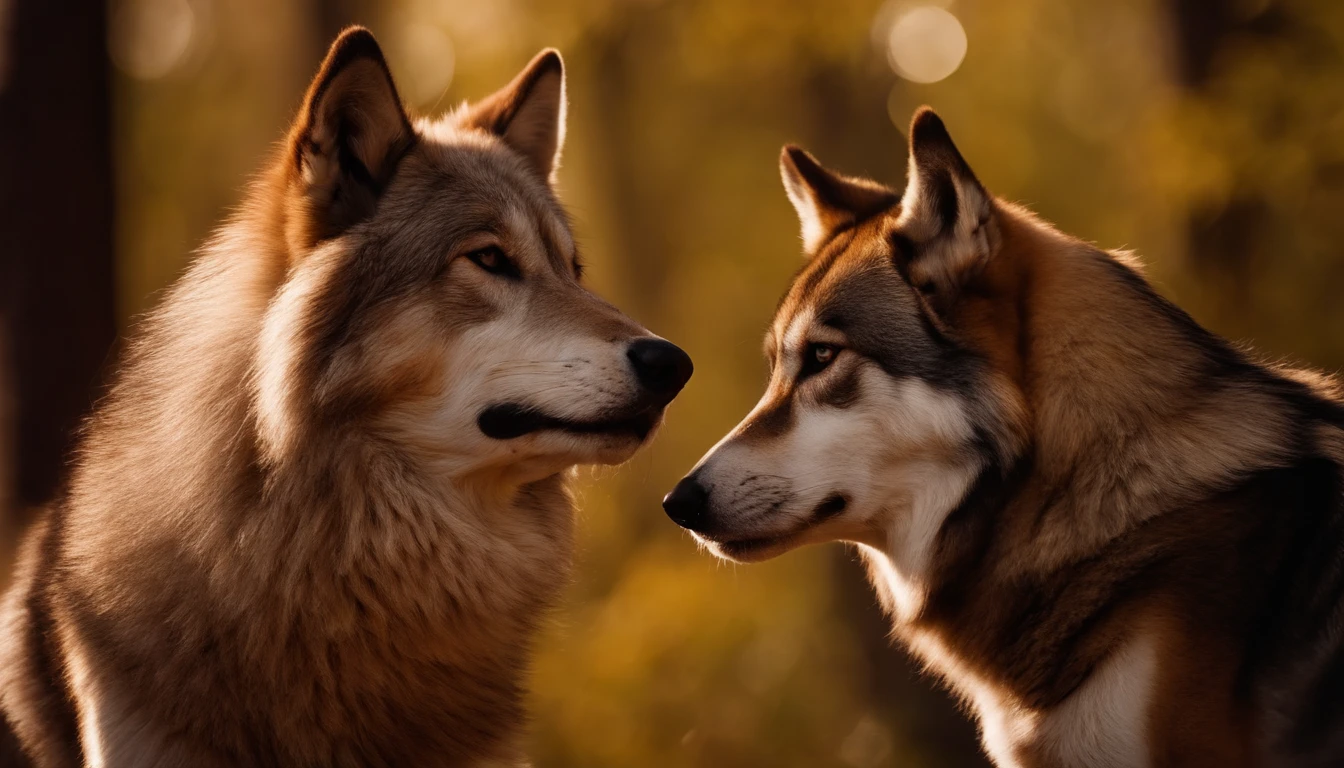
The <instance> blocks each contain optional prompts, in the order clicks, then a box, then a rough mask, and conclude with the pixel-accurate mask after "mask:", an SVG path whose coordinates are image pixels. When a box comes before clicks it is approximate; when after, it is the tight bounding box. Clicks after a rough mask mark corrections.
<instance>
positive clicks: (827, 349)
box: [798, 344, 840, 378]
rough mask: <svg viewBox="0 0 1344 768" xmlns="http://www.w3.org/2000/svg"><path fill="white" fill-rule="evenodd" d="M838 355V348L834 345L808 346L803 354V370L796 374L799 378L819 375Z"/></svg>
mask: <svg viewBox="0 0 1344 768" xmlns="http://www.w3.org/2000/svg"><path fill="white" fill-rule="evenodd" d="M839 354H840V347H838V346H836V345H834V344H808V345H807V351H806V352H805V353H803V369H802V370H801V371H799V373H798V376H799V378H803V377H806V376H811V375H812V374H814V373H821V372H822V371H824V370H826V367H827V366H829V365H830V364H831V363H833V362H835V358H836V355H839Z"/></svg>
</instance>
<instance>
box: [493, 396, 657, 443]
mask: <svg viewBox="0 0 1344 768" xmlns="http://www.w3.org/2000/svg"><path fill="white" fill-rule="evenodd" d="M658 414H659V412H658V411H657V410H647V411H643V412H641V413H638V414H635V415H634V416H627V417H625V418H620V419H601V420H597V421H577V420H572V419H562V418H559V417H556V416H551V415H548V414H545V413H542V412H541V411H539V410H537V409H535V408H528V407H526V406H522V405H518V404H516V403H504V404H502V405H492V406H490V407H489V408H486V409H485V410H484V411H482V412H481V415H480V416H478V417H476V425H477V426H478V427H479V428H480V430H481V432H483V433H485V436H486V437H490V438H494V439H496V440H512V439H513V438H517V437H522V436H524V435H529V434H532V433H533V432H542V431H560V432H571V433H574V434H580V435H601V434H619V433H627V434H631V435H634V436H635V437H638V438H639V439H640V440H643V439H644V438H646V437H648V436H649V433H650V432H652V431H653V427H654V424H655V423H657V421H658Z"/></svg>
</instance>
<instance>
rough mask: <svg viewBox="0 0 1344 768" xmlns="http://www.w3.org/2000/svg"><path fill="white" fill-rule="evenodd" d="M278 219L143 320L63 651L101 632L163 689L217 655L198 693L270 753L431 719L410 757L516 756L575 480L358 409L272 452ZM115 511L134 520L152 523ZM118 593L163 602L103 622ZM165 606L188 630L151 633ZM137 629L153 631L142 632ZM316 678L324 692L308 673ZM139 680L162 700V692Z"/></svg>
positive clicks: (354, 749) (247, 222) (97, 451)
mask: <svg viewBox="0 0 1344 768" xmlns="http://www.w3.org/2000/svg"><path fill="white" fill-rule="evenodd" d="M266 189H267V188H266V186H265V185H263V187H262V192H263V193H264V192H265V191H266ZM274 211H275V208H274V207H273V206H272V207H258V208H256V209H254V210H253V211H252V212H248V213H244V214H243V218H242V219H241V220H240V221H239V222H237V223H235V224H232V225H230V226H228V227H226V228H225V229H224V230H223V231H222V232H221V234H220V235H219V236H218V237H217V238H216V239H215V240H214V241H213V243H212V244H211V245H209V246H208V247H207V248H206V249H205V251H204V252H203V254H202V255H201V256H200V257H199V258H198V260H197V261H196V262H195V263H194V264H193V265H192V267H191V268H190V269H189V271H188V273H187V274H186V276H184V278H183V279H182V280H181V281H180V282H179V283H178V284H177V285H176V286H175V287H174V288H173V289H172V290H171V291H170V293H169V294H168V296H167V298H166V299H165V301H164V302H163V304H162V306H161V307H160V308H159V309H158V310H156V311H155V312H154V313H153V314H152V315H151V316H150V317H149V318H148V319H147V320H146V321H145V322H144V323H143V326H142V328H141V330H140V334H139V340H138V341H137V342H136V343H135V344H134V346H133V348H132V350H131V354H130V358H129V361H128V363H127V365H126V366H125V367H124V368H123V373H122V376H121V378H120V381H119V383H118V384H117V385H116V387H115V389H114V391H113V393H112V394H111V395H110V396H109V398H108V399H107V401H106V402H105V403H104V404H103V405H102V407H101V408H100V410H99V413H98V415H97V416H96V417H95V418H94V419H93V420H92V422H91V423H90V425H89V427H88V431H87V434H86V437H85V441H84V445H83V448H82V451H81V454H80V457H79V463H78V466H77V468H76V470H75V473H74V476H73V480H72V484H71V491H70V497H69V503H68V509H67V512H66V517H65V520H66V522H65V526H64V527H65V531H66V533H65V535H64V546H63V558H64V560H65V563H66V567H68V568H72V569H79V570H80V572H82V573H85V574H90V576H89V577H88V578H83V579H81V580H80V581H79V582H78V588H79V589H80V590H82V591H83V593H82V594H78V595H72V597H73V598H74V600H73V604H75V605H76V606H80V607H77V608H75V609H73V610H74V612H76V613H79V612H83V613H85V614H86V615H85V616H84V618H83V620H82V621H81V623H82V624H83V625H84V627H85V630H84V634H85V637H84V638H82V639H81V638H68V639H67V642H76V643H78V642H89V636H92V635H95V634H100V635H101V638H100V640H99V641H98V642H99V643H100V644H101V645H102V646H104V648H105V649H106V651H107V652H108V653H111V654H113V655H117V654H118V653H121V654H124V655H125V661H126V663H128V664H144V663H147V662H149V661H150V659H148V658H143V657H144V656H145V654H148V655H150V656H151V657H152V663H153V664H155V665H160V666H161V667H162V668H163V669H164V670H165V674H164V675H163V677H162V679H163V680H165V681H180V680H183V679H197V678H199V676H200V675H201V674H203V669H201V670H198V669H197V667H198V666H199V660H200V658H201V654H202V653H208V654H210V655H211V657H212V658H216V659H218V662H219V663H218V664H214V665H210V669H213V670H215V671H217V672H218V673H219V677H218V678H217V679H212V680H209V681H202V684H203V686H205V689H204V690H208V691H209V695H210V696H221V695H222V696H229V697H236V698H238V699H239V700H241V701H245V702H248V704H246V705H242V706H240V707H238V708H235V709H233V710H231V711H241V712H242V713H243V714H244V716H245V717H253V718H255V719H256V722H266V723H271V724H272V725H273V728H272V731H271V732H272V733H273V734H275V736H274V738H275V741H274V744H272V745H271V746H270V747H269V748H270V749H272V750H277V749H282V748H283V749H295V750H300V752H296V753H295V754H292V755H290V756H289V759H290V760H292V761H293V762H296V763H299V762H303V763H323V762H340V761H341V760H343V759H345V758H347V757H350V756H351V755H354V756H355V757H354V758H353V759H355V760H356V761H358V760H359V759H361V758H359V757H358V755H360V754H365V755H366V756H367V755H374V754H378V755H381V756H383V757H386V756H387V755H389V754H391V755H394V756H395V755H396V754H398V753H397V752H396V749H397V748H398V747H397V745H392V746H391V747H389V746H388V745H382V746H381V747H374V748H373V750H372V751H369V752H367V753H364V752H361V751H360V750H361V749H363V747H360V746H359V743H360V741H361V740H362V739H375V740H376V739H377V738H378V737H377V736H376V734H378V733H383V734H395V733H408V732H410V733H415V732H417V730H416V729H422V730H423V733H424V734H426V736H425V738H424V739H421V740H419V741H417V742H415V746H416V748H420V747H433V748H434V749H436V750H437V755H438V756H439V757H446V756H450V755H453V754H457V755H461V756H467V755H476V756H482V755H485V756H494V757H507V756H508V755H509V754H511V753H510V752H509V751H508V750H510V749H512V748H513V747H512V746H511V745H509V744H508V743H507V742H509V741H511V740H512V739H513V738H514V736H515V732H516V729H517V728H518V727H519V726H520V725H521V723H522V720H523V712H522V706H521V704H522V702H521V699H522V685H523V678H524V676H525V674H526V668H525V665H526V659H527V651H528V646H529V643H530V641H531V637H532V635H533V633H534V630H535V629H536V628H537V625H538V623H539V621H540V620H541V613H542V611H543V609H544V608H545V607H546V606H547V605H548V604H549V603H551V602H553V601H554V600H555V599H556V598H557V597H558V589H559V586H560V585H562V584H563V583H564V581H565V575H566V574H567V571H568V567H569V557H570V549H571V548H570V542H571V536H572V534H571V527H572V506H571V500H570V498H569V495H568V493H567V490H566V487H565V476H564V475H554V476H551V477H549V478H546V479H544V480H541V481H539V482H535V483H531V484H528V485H523V486H517V485H514V486H512V487H511V488H508V489H504V490H501V489H500V487H499V486H498V484H491V483H476V482H473V481H472V480H471V479H470V478H466V479H464V478H456V479H454V478H448V477H443V476H439V475H436V474H435V473H434V472H432V471H429V470H428V469H427V467H426V466H425V464H424V463H422V462H420V461H419V459H418V457H417V456H415V455H413V453H412V452H411V451H408V450H406V449H404V447H403V446H400V445H399V444H398V443H397V441H396V440H395V439H391V438H390V437H389V436H387V435H383V434H378V433H377V432H375V431H373V430H372V429H370V428H369V427H367V426H363V425H361V424H359V423H352V422H346V423H336V422H332V423H330V424H326V425H324V426H322V427H320V428H314V429H309V430H307V431H305V432H304V435H303V436H304V439H303V440H302V441H300V442H294V443H290V444H287V445H286V446H285V447H284V450H283V451H282V452H280V453H277V452H275V451H273V450H270V447H268V445H267V443H266V441H265V439H264V436H263V434H262V433H261V431H260V430H259V422H258V412H259V407H258V403H257V401H256V396H255V393H256V391H257V389H256V387H254V386H253V384H254V383H255V382H256V381H257V379H258V375H259V371H258V369H257V368H258V366H257V361H258V349H259V336H260V334H261V329H262V325H263V318H264V317H265V315H266V312H267V310H268V307H269V306H270V304H271V302H272V299H273V297H274V296H275V295H276V292H277V290H278V289H279V287H280V285H281V284H282V282H283V280H284V277H285V274H286V271H287V269H288V264H287V261H288V259H287V255H286V253H285V251H284V248H283V246H280V245H278V243H279V242H282V241H281V240H279V239H277V237H282V235H279V234H278V233H282V232H283V222H282V221H275V220H274V219H275V217H276V214H275V213H274ZM281 215H282V214H281ZM108 519H120V520H134V521H135V525H136V526H137V527H138V529H139V530H138V533H137V535H135V536H130V537H127V536H124V535H122V534H121V533H120V532H121V531H123V530H124V529H123V528H122V526H109V525H104V524H102V521H106V520H108ZM150 582H152V584H151V583H150ZM132 585H136V586H132ZM123 594H143V595H153V596H157V599H150V600H141V601H140V602H138V603H132V604H127V605H125V606H124V609H123V610H124V611H125V612H133V613H134V612H139V613H140V614H141V616H140V619H139V620H127V618H126V617H125V616H124V615H123V616H122V618H121V620H120V621H119V622H117V623H109V624H103V623H101V622H100V621H99V620H98V618H97V614H98V612H99V606H107V605H111V604H114V603H119V601H122V598H121V596H122V595H123ZM179 606H191V607H192V610H191V611H189V612H184V611H182V610H180V609H179ZM165 616H168V617H172V618H170V619H168V622H169V624H170V625H171V627H170V628H171V630H172V631H166V632H165V631H160V630H159V629H157V628H158V627H161V626H162V622H163V621H164V618H163V617H165ZM145 626H154V627H156V630H155V632H154V633H152V634H150V635H148V636H143V635H141V636H132V635H130V634H127V633H128V632H134V631H137V630H139V629H141V628H143V627H145ZM127 628H130V629H127ZM296 646H298V647H300V648H302V649H303V650H304V652H303V653H301V654H297V655H296V654H295V653H294V652H293V651H294V648H295V647H296ZM202 649H206V650H202ZM296 658H302V659H306V662H304V663H303V664H298V665H297V666H302V667H304V668H302V669H299V668H296V662H295V661H294V660H295V659H296ZM169 670H171V672H169ZM305 676H306V677H310V678H311V679H312V680H315V681H317V685H316V687H313V686H312V685H297V684H296V683H295V681H297V680H302V679H303V678H304V677H305ZM295 690H299V691H301V692H302V699H301V700H297V701H296V700H295V699H294V698H293V695H294V691H295ZM127 695H134V696H143V697H145V698H144V699H141V700H139V701H137V703H136V704H137V706H146V707H152V706H153V700H152V697H153V696H154V690H153V685H152V684H150V685H146V686H145V689H144V690H143V691H137V692H133V693H129V692H128V694H127ZM165 698H166V699H169V700H171V699H172V698H173V697H172V696H165ZM249 706H251V707H259V709H258V710H257V711H251V712H249V711H248V710H247V707H249ZM268 707H273V708H274V709H273V710H268V709H267V708H268ZM487 714H488V716H486V715H487ZM173 717H174V715H173V714H172V713H160V715H159V716H158V719H159V720H160V721H162V722H168V723H171V722H172V721H173ZM384 720H388V722H385V723H384V722H383V721H384ZM392 721H396V722H392ZM445 721H447V722H445ZM356 724H359V725H360V726H361V727H364V726H367V727H368V728H369V730H368V732H367V733H364V732H357V731H355V730H351V729H353V728H354V726H355V725H356ZM230 725H235V726H237V729H236V731H233V732H231V731H230V730H229V726H230ZM482 727H483V728H484V730H479V731H478V730H473V729H479V728H482ZM408 728H409V729H411V730H409V731H408ZM286 729H291V730H286ZM303 733H309V734H322V736H321V737H315V738H312V739H305V738H303V737H301V736H300V734H303ZM231 734H233V735H237V736H238V737H239V741H237V742H232V743H231V742H230V741H229V739H230V738H231ZM245 734H251V735H250V736H246V738H244V735H245ZM256 734H257V729H256V727H255V726H254V725H249V724H248V723H237V724H224V723H221V724H220V729H219V734H218V738H219V739H220V740H221V743H220V744H219V746H220V748H221V749H222V750H224V751H225V752H226V753H227V752H229V751H230V750H239V752H238V753H237V754H236V755H235V757H237V758H239V759H242V760H243V761H244V762H246V761H247V760H249V759H253V758H255V759H261V757H260V756H259V755H258V754H245V751H246V750H251V749H258V748H260V749H262V752H261V753H260V755H265V754H267V753H266V751H265V750H266V749H267V747H265V746H264V744H263V745H259V744H258V743H257V742H256V741H255V740H252V741H248V739H255V738H259V737H258V736H257V735H256ZM323 739H326V741H325V742H324V740H323ZM435 739H438V740H440V741H442V740H444V739H446V740H447V741H446V742H443V743H436V742H435ZM341 744H344V745H345V746H340V745H341ZM401 746H402V748H410V745H409V743H408V744H407V745H401ZM305 750H307V751H305ZM389 750H390V751H389ZM270 754H271V756H272V757H275V756H276V755H278V754H279V753H278V752H274V751H272V752H271V753H270ZM342 755H344V757H342ZM401 757H402V758H404V760H405V761H409V762H408V763H407V764H410V763H414V762H416V761H417V760H420V759H421V758H419V757H417V756H416V755H414V754H409V753H408V754H404V755H401ZM439 757H436V758H435V759H439ZM369 759H372V758H371V757H370V758H369ZM422 764H423V763H422Z"/></svg>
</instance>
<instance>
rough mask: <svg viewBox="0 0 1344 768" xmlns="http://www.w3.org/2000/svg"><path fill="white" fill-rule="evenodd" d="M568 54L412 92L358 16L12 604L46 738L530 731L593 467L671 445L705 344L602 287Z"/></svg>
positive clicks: (244, 747)
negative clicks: (657, 329)
mask: <svg viewBox="0 0 1344 768" xmlns="http://www.w3.org/2000/svg"><path fill="white" fill-rule="evenodd" d="M565 105H566V101H565V78H564V67H563V64H562V61H561V58H560V56H559V54H558V53H557V52H555V51H554V50H546V51H543V52H542V53H540V54H539V55H538V56H537V57H536V58H535V59H533V61H532V62H531V63H530V64H529V65H528V66H527V67H526V68H525V69H524V70H523V71H522V72H521V74H519V75H518V76H517V78H516V79H514V80H513V82H512V83H510V84H509V85H508V86H507V87H505V88H503V89H502V90H500V91H499V92H497V93H495V94H494V95H492V96H490V97H489V98H486V99H484V100H482V101H480V102H477V103H474V104H467V105H463V106H462V107H461V108H459V109H457V110H455V111H452V112H451V113H449V114H447V115H444V116H441V117H439V118H437V119H415V120H413V119H412V118H411V117H410V116H408V113H407V111H406V109H405V108H404V107H403V105H402V102H401V100H400V98H399V96H398V94H397V91H396V88H395V85H394V82H393V79H392V76H391V73H390V71H389V69H388V66H387V64H386V62H385V59H384V57H383V54H382V52H381V51H380V49H379V47H378V44H377V42H376V41H375V39H374V37H373V36H372V35H371V34H370V33H369V32H368V31H367V30H364V29H361V28H352V29H349V30H347V31H346V32H344V33H343V34H341V35H340V37H339V38H338V39H337V40H336V41H335V43H334V44H333V45H332V47H331V49H330V51H329V53H328V55H327V56H326V59H325V61H324V62H323V63H322V65H321V69H320V71H319V72H318V74H317V76H316V78H315V79H314V80H313V81H312V84H311V86H310V88H309V89H308V92H307V96H306V98H305V99H304V102H303V106H302V108H301V109H300V110H299V113H298V116H297V117H296V119H295V121H294V124H293V126H292V128H291V129H290V131H289V133H288V137H287V139H286V141H285V142H284V144H283V146H282V147H281V148H280V149H279V151H278V154H277V156H276V157H275V159H274V161H273V162H272V163H271V164H270V166H269V168H268V169H267V170H266V171H265V172H264V173H263V175H262V176H261V178H260V180H259V181H258V182H257V183H256V185H255V187H254V188H253V189H252V190H251V192H250V194H249V196H248V198H247V201H246V202H245V204H244V206H243V208H242V211H241V213H239V214H238V215H237V217H236V218H235V219H234V220H233V221H232V222H231V223H229V224H227V225H226V226H224V227H223V228H222V230H221V231H220V232H219V234H218V235H216V236H215V238H214V239H213V240H212V241H211V242H210V244H209V245H207V246H206V247H205V248H204V250H203V252H202V254H201V255H200V256H199V258H197V259H196V260H195V262H194V263H193V264H192V266H191V267H190V268H189V270H188V271H187V272H186V274H185V276H184V277H182V279H181V280H180V281H179V282H178V283H177V284H176V285H175V287H173V288H172V289H171V291H170V292H169V293H168V295H167V297H166V299H165V300H164V301H163V303H162V305H161V306H160V307H159V308H158V309H157V310H156V311H155V312H154V313H153V314H152V315H151V316H150V317H149V318H148V319H147V320H146V321H145V322H144V323H143V327H142V328H141V329H140V331H139V333H138V338H137V339H136V341H135V342H134V343H133V345H132V348H131V349H130V351H129V354H128V358H127V359H126V361H125V363H124V365H123V366H122V367H121V370H120V373H119V376H118V380H117V382H116V383H115V385H114V387H113V389H112V390H111V392H110V394H109V396H108V397H107V398H106V399H105V401H104V402H102V403H101V404H100V405H99V406H98V408H97V409H96V412H95V414H94V415H93V416H92V417H91V418H90V420H89V421H88V424H87V426H86V427H85V431H84V434H83V436H82V438H81V447H80V448H79V450H78V455H77V457H76V459H75V461H74V466H73V470H72V476H71V478H70V481H69V487H68V492H67V493H66V494H65V496H64V498H63V499H62V500H61V501H60V503H58V504H56V505H54V506H53V507H52V508H51V509H50V511H49V512H48V513H47V514H46V515H45V517H44V518H42V520H41V522H40V523H39V524H38V525H37V528H36V529H35V530H33V531H32V532H31V533H30V534H29V535H28V537H27V539H26V542H25V544H24V552H23V556H22V557H23V559H22V564H21V566H20V567H19V571H18V578H17V582H16V583H15V585H14V586H13V588H12V589H11V590H10V591H9V593H8V594H7V596H6V597H5V601H4V608H3V619H2V621H3V627H2V631H3V640H2V641H0V656H3V658H2V659H0V709H3V712H4V715H5V718H6V719H7V720H8V721H9V723H10V724H11V726H12V727H13V729H14V730H15V731H16V732H17V735H18V737H19V739H20V740H21V742H22V744H23V746H24V748H25V749H26V751H27V753H28V754H29V755H30V757H31V758H32V760H33V761H34V762H35V763H36V764H37V765H38V766H49V767H52V768H55V767H57V766H79V765H88V766H194V767H200V766H240V765H292V766H333V765H351V766H352V765H361V766H462V765H487V764H488V765H506V764H508V765H514V764H518V762H520V761H521V760H523V759H524V756H523V754H522V749H521V729H522V727H523V724H524V705H523V698H524V690H523V688H524V677H525V675H526V673H527V666H528V657H529V646H530V643H531V640H532V637H533V634H534V630H535V629H536V628H537V626H538V623H539V621H540V620H541V618H542V616H543V611H544V610H545V609H546V607H547V606H548V605H550V604H552V603H553V602H554V601H555V600H556V599H557V593H558V591H559V589H560V588H561V586H562V585H563V584H564V583H565V581H566V573H567V571H568V569H569V566H570V559H571V550H572V527H573V504H572V501H571V498H570V495H569V493H568V491H567V485H568V483H569V478H570V476H571V475H572V474H573V473H572V471H571V470H572V468H573V467H574V466H576V465H580V464H615V463H619V462H622V461H624V460H625V459H627V458H628V457H630V456H631V455H632V454H633V453H634V452H635V450H636V449H637V448H639V447H640V446H641V445H642V444H644V443H645V442H646V441H647V440H648V439H649V437H650V435H651V434H652V433H653V432H654V430H655V428H656V427H657V426H658V425H659V423H660V422H661V420H662V417H663V413H664V410H665V408H666V406H667V405H668V404H669V403H670V402H671V401H672V399H673V398H674V397H675V395H676V394H677V393H678V391H679V390H680V389H681V388H682V387H683V385H685V383H686V381H687V380H688V379H689V377H690V375H691V372H692V363H691V360H690V358H689V357H687V355H686V354H685V353H684V352H682V351H681V350H680V349H678V348H677V347H676V346H674V345H672V344H671V343H669V342H667V341H665V340H662V339H660V338H658V337H656V336H654V335H652V334H651V333H650V332H648V331H647V330H645V329H644V328H642V327H640V326H639V325H638V324H636V323H635V322H634V321H632V320H631V319H629V318H628V317H626V316H625V315H623V314H622V313H621V312H620V311H618V310H617V309H615V308H614V307H612V306H611V305H609V304H607V303H606V302H604V301H603V300H602V299H600V298H598V297H597V296H595V295H594V294H592V293H590V292H589V291H588V290H587V289H586V288H585V287H584V285H583V283H582V282H581V279H580V278H581V276H582V266H581V263H580V261H579V256H578V250H577V247H576V245H575V240H574V237H573V235H572V234H571V230H570V226H569V223H568V220H567V218H566V214H565V211H564V210H563V209H562V208H561V206H560V203H559V202H558V201H557V197H556V194H555V189H554V176H555V170H556V165H557V162H558V159H559V154H560V150H561V146H562V143H563V138H564V128H565Z"/></svg>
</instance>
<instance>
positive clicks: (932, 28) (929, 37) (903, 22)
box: [887, 5, 966, 83]
mask: <svg viewBox="0 0 1344 768" xmlns="http://www.w3.org/2000/svg"><path fill="white" fill-rule="evenodd" d="M964 58H966V30H964V29H962V27H961V22H960V21H958V20H957V17H956V16H953V15H952V13H951V12H950V11H947V10H945V9H943V8H938V7H935V6H929V5H925V6H920V7H917V8H911V9H910V10H908V11H905V12H904V13H902V14H901V15H900V16H898V17H897V18H896V20H895V22H893V23H892V25H891V32H890V33H889V34H888V35H887V60H888V61H889V62H890V63H891V68H892V69H893V70H895V71H896V74H898V75H900V76H901V77H903V78H905V79H906V80H910V81H912V82H916V83H936V82H938V81H939V80H942V79H944V78H946V77H947V76H948V75H951V74H952V73H953V72H956V71H957V67H959V66H961V61H962V59H964Z"/></svg>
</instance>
